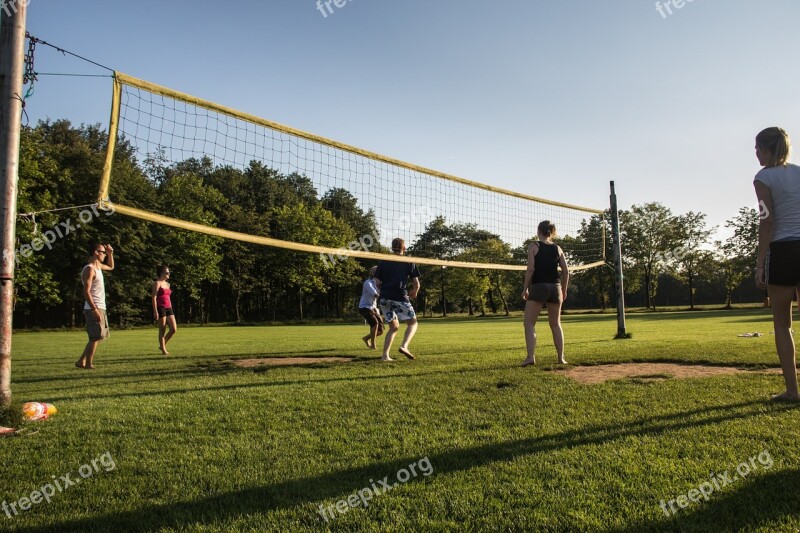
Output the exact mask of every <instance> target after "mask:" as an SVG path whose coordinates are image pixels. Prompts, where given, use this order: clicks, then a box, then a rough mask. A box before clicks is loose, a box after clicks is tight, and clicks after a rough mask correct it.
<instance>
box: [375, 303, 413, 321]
mask: <svg viewBox="0 0 800 533" xmlns="http://www.w3.org/2000/svg"><path fill="white" fill-rule="evenodd" d="M378 304H379V305H380V307H381V313H383V320H384V321H385V322H386V323H387V324H388V323H389V322H391V321H392V320H395V319H397V320H401V321H403V322H405V321H406V320H411V319H414V318H417V314H416V313H415V312H414V307H413V306H412V305H411V302H403V301H398V300H388V299H386V298H381V299H380V301H379V302H378Z"/></svg>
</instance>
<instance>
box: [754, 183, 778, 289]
mask: <svg viewBox="0 0 800 533" xmlns="http://www.w3.org/2000/svg"><path fill="white" fill-rule="evenodd" d="M753 186H754V187H755V189H756V196H757V197H758V219H759V220H758V257H757V259H756V285H757V286H758V287H760V288H762V289H764V288H766V287H767V283H766V273H765V268H766V262H767V251H769V243H770V242H771V241H772V233H773V231H774V229H775V217H774V216H772V193H771V192H770V190H769V187H767V186H766V185H765V184H764V183H762V182H760V181H755V182H754V183H753Z"/></svg>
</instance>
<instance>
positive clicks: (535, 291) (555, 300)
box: [528, 283, 564, 304]
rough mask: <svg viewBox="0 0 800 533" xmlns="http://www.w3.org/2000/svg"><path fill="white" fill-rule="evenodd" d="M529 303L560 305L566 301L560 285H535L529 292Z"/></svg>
mask: <svg viewBox="0 0 800 533" xmlns="http://www.w3.org/2000/svg"><path fill="white" fill-rule="evenodd" d="M528 301H529V302H539V303H548V304H560V303H561V302H562V301H564V295H563V294H562V293H561V284H560V283H534V284H533V285H531V289H530V290H529V291H528Z"/></svg>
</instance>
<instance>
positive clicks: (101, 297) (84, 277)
mask: <svg viewBox="0 0 800 533" xmlns="http://www.w3.org/2000/svg"><path fill="white" fill-rule="evenodd" d="M104 270H114V249H113V248H112V247H111V245H110V244H97V243H93V244H92V245H91V246H90V247H89V261H88V263H87V264H86V266H84V267H83V272H81V283H82V284H83V298H84V304H83V315H84V317H86V333H88V334H89V342H88V343H86V348H84V349H83V354H81V357H80V359H78V361H77V362H76V363H75V366H77V367H78V368H83V369H85V370H90V369H93V368H94V353H95V351H96V350H97V345H98V344H99V343H100V341H101V340H103V339H106V338H108V316H107V315H106V286H105V282H104V280H103V271H104Z"/></svg>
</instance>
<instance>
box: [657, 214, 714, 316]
mask: <svg viewBox="0 0 800 533" xmlns="http://www.w3.org/2000/svg"><path fill="white" fill-rule="evenodd" d="M674 231H675V239H677V240H678V241H680V245H679V246H677V247H676V248H674V249H673V251H672V253H671V254H670V255H668V256H665V263H666V264H667V265H670V266H672V267H674V269H675V270H674V272H675V277H676V278H677V279H678V280H680V281H682V282H684V283H686V284H687V286H688V288H689V308H690V309H694V294H695V283H696V281H697V275H698V272H699V271H703V270H704V269H703V268H702V263H705V262H707V261H709V260H711V258H712V256H711V253H710V252H709V251H708V250H706V249H704V248H703V246H705V245H706V244H708V239H709V237H710V236H711V233H712V232H713V231H714V229H713V228H711V229H707V228H706V215H705V214H704V213H695V212H694V211H689V212H688V213H686V214H684V215H678V216H677V217H675V229H674Z"/></svg>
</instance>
